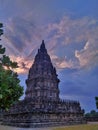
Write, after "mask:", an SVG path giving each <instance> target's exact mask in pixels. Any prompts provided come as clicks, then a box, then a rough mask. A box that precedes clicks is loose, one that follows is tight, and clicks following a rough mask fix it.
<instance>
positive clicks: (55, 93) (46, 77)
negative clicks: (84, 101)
mask: <svg viewBox="0 0 98 130" xmlns="http://www.w3.org/2000/svg"><path fill="white" fill-rule="evenodd" d="M59 82H60V80H59V79H58V75H57V73H56V69H55V67H54V66H53V65H52V62H51V59H50V56H49V55H48V53H47V49H46V48H45V43H44V40H43V41H42V44H41V46H40V49H38V53H37V54H36V56H35V60H34V63H33V65H32V66H31V68H30V70H29V74H28V78H27V80H26V85H27V88H26V92H25V98H24V100H22V101H19V102H18V103H16V104H14V105H13V106H12V107H11V108H10V110H9V111H8V112H5V114H4V119H3V122H4V124H7V125H13V126H19V127H46V126H59V125H70V124H81V123H84V117H83V115H84V110H82V109H81V107H80V103H79V102H78V101H71V100H61V99H60V97H59V93H60V90H59Z"/></svg>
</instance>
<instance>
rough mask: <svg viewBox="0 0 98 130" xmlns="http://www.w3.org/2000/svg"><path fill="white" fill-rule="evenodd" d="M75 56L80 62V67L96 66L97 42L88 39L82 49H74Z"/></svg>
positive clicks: (97, 57)
mask: <svg viewBox="0 0 98 130" xmlns="http://www.w3.org/2000/svg"><path fill="white" fill-rule="evenodd" d="M75 56H76V58H78V60H79V62H80V67H86V68H91V67H92V66H93V67H95V66H98V43H97V41H95V40H92V39H90V40H89V41H87V42H86V44H85V46H84V48H83V49H81V50H80V51H78V50H76V51H75Z"/></svg>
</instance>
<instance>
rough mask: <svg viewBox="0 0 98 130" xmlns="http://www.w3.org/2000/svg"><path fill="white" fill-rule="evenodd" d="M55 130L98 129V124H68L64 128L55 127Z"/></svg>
mask: <svg viewBox="0 0 98 130" xmlns="http://www.w3.org/2000/svg"><path fill="white" fill-rule="evenodd" d="M53 130H98V124H88V125H77V126H66V127H62V128H54V129H53Z"/></svg>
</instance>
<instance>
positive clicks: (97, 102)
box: [95, 97, 98, 109]
mask: <svg viewBox="0 0 98 130" xmlns="http://www.w3.org/2000/svg"><path fill="white" fill-rule="evenodd" d="M95 100H96V107H97V109H98V97H95Z"/></svg>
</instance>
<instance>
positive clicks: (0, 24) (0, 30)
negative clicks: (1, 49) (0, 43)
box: [0, 23, 3, 40]
mask: <svg viewBox="0 0 98 130" xmlns="http://www.w3.org/2000/svg"><path fill="white" fill-rule="evenodd" d="M2 27H3V24H2V23H0V36H1V35H2V34H3V29H2ZM0 40H1V39H0Z"/></svg>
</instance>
